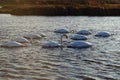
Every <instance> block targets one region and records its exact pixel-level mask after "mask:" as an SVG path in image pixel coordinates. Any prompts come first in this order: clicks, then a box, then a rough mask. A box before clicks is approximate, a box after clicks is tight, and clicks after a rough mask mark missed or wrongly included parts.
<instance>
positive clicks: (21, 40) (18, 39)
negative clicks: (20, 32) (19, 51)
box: [13, 38, 30, 43]
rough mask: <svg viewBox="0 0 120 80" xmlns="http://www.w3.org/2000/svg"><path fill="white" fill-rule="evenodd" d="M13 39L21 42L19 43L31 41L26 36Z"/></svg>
mask: <svg viewBox="0 0 120 80" xmlns="http://www.w3.org/2000/svg"><path fill="white" fill-rule="evenodd" d="M13 41H16V42H19V43H29V42H30V41H29V40H28V39H26V38H16V39H14V40H13Z"/></svg>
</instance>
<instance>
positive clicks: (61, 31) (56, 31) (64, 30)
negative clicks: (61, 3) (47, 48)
mask: <svg viewBox="0 0 120 80" xmlns="http://www.w3.org/2000/svg"><path fill="white" fill-rule="evenodd" d="M54 32H55V33H60V34H65V33H69V31H68V30H67V29H58V30H55V31H54Z"/></svg>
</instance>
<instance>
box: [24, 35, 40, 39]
mask: <svg viewBox="0 0 120 80" xmlns="http://www.w3.org/2000/svg"><path fill="white" fill-rule="evenodd" d="M23 37H25V38H27V39H40V38H41V36H40V35H39V34H27V35H25V36H23Z"/></svg>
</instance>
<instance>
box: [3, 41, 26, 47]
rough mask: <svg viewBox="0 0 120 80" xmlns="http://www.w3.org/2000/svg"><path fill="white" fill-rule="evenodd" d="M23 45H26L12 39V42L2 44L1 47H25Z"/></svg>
mask: <svg viewBox="0 0 120 80" xmlns="http://www.w3.org/2000/svg"><path fill="white" fill-rule="evenodd" d="M23 46H24V45H23V44H21V43H19V42H16V41H10V42H6V43H3V44H1V47H8V48H14V47H23Z"/></svg>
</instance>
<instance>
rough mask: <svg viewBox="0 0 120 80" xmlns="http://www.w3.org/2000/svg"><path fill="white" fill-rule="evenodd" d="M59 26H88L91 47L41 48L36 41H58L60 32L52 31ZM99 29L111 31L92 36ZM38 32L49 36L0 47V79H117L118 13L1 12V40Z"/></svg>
mask: <svg viewBox="0 0 120 80" xmlns="http://www.w3.org/2000/svg"><path fill="white" fill-rule="evenodd" d="M58 28H67V29H69V30H77V31H78V30H81V29H87V30H91V31H92V35H90V36H88V38H89V39H88V41H89V42H91V43H92V44H93V47H91V48H88V49H70V48H63V50H61V49H59V48H56V49H42V48H41V46H40V45H39V43H42V42H44V41H48V40H54V41H59V37H58V36H59V35H56V34H54V33H53V32H51V31H53V30H54V29H58ZM98 31H109V32H110V33H111V34H113V35H112V36H111V37H109V38H95V37H94V35H95V34H96V33H97V32H98ZM40 32H44V33H45V34H46V35H47V36H48V37H47V38H46V39H41V40H35V41H34V43H35V44H28V46H27V47H23V48H15V49H14V48H13V49H7V48H0V79H1V80H85V79H86V78H92V79H96V80H120V17H81V16H80V17H78V16H77V17H71V16H68V17H42V16H11V15H8V14H1V15H0V43H2V42H5V41H10V40H12V39H14V38H16V37H21V36H23V35H25V34H28V33H40ZM68 35H71V34H68ZM68 41H71V40H70V39H68ZM86 80H88V79H86Z"/></svg>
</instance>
